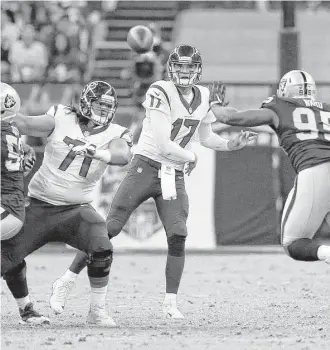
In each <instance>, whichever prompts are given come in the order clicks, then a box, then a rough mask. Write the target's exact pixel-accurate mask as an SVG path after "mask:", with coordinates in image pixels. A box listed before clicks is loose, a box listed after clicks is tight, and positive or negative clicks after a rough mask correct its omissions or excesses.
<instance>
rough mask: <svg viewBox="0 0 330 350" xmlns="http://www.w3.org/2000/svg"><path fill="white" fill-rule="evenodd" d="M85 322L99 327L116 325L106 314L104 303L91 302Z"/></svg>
mask: <svg viewBox="0 0 330 350" xmlns="http://www.w3.org/2000/svg"><path fill="white" fill-rule="evenodd" d="M87 323H89V324H91V325H95V326H101V327H109V328H113V327H117V325H116V322H115V321H114V320H113V319H112V317H110V316H109V315H108V313H107V311H106V309H105V305H97V304H92V305H91V307H90V309H89V312H88V315H87Z"/></svg>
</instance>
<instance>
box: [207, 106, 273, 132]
mask: <svg viewBox="0 0 330 350" xmlns="http://www.w3.org/2000/svg"><path fill="white" fill-rule="evenodd" d="M211 108H212V111H213V113H214V115H215V117H216V118H217V121H219V122H221V123H224V124H228V125H234V126H259V125H273V126H275V127H277V126H278V116H277V114H276V113H275V112H274V111H272V110H271V109H268V108H260V109H248V110H245V111H238V110H236V109H235V108H231V107H222V106H219V105H213V106H212V107H211Z"/></svg>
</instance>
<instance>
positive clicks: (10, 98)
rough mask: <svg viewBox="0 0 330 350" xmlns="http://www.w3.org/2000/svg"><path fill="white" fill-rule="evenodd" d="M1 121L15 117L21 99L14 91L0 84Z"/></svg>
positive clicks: (8, 86) (6, 85)
mask: <svg viewBox="0 0 330 350" xmlns="http://www.w3.org/2000/svg"><path fill="white" fill-rule="evenodd" d="M0 101H1V120H4V119H6V118H7V117H10V116H12V115H15V114H16V113H17V112H18V111H19V110H20V108H21V99H20V97H19V96H18V93H17V92H16V90H15V89H14V88H13V87H11V86H10V85H8V84H5V83H1V99H0Z"/></svg>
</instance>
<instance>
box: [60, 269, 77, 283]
mask: <svg viewBox="0 0 330 350" xmlns="http://www.w3.org/2000/svg"><path fill="white" fill-rule="evenodd" d="M77 277H78V275H77V274H76V273H75V272H72V271H70V270H69V269H68V270H66V271H65V272H64V275H63V276H62V278H64V279H66V280H68V281H75V280H76V279H77Z"/></svg>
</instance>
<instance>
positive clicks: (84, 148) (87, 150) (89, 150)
mask: <svg viewBox="0 0 330 350" xmlns="http://www.w3.org/2000/svg"><path fill="white" fill-rule="evenodd" d="M72 151H73V152H75V153H76V154H77V155H81V156H84V157H91V158H92V157H94V155H95V153H96V146H94V145H92V144H91V143H86V144H85V145H80V146H74V147H72Z"/></svg>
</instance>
